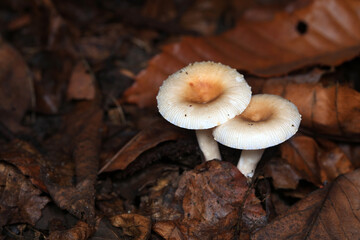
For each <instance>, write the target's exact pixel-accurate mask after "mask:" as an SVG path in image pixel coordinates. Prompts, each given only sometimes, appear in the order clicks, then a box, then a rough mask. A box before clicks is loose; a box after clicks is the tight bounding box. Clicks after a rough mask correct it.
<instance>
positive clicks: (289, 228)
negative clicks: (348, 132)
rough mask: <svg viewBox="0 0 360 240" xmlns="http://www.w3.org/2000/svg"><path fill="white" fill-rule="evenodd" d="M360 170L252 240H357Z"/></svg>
mask: <svg viewBox="0 0 360 240" xmlns="http://www.w3.org/2000/svg"><path fill="white" fill-rule="evenodd" d="M359 199H360V170H359V169H357V170H355V171H353V172H351V173H347V174H345V175H341V176H340V177H338V178H337V179H336V180H335V181H334V182H333V183H330V184H329V185H327V186H326V187H325V188H323V189H319V190H317V191H315V192H313V193H311V194H310V195H309V196H308V197H306V198H304V199H302V200H301V201H299V202H298V203H296V204H295V205H294V206H292V207H291V208H290V209H289V210H288V211H287V212H286V213H285V214H283V215H281V216H279V217H277V218H275V219H274V220H273V221H272V222H270V223H269V224H268V225H267V226H266V227H264V228H263V229H261V230H259V231H258V232H255V234H254V235H253V236H252V239H294V240H296V239H356V238H357V237H358V236H359V235H360V221H359V219H360V212H359V209H360V206H359V204H360V203H359Z"/></svg>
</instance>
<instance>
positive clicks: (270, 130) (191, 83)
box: [156, 61, 301, 178]
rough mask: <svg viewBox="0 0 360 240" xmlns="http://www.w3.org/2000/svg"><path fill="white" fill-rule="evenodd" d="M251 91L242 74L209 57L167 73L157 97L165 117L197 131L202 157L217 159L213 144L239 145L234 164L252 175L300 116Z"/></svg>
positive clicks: (291, 108)
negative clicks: (210, 59) (268, 150)
mask: <svg viewBox="0 0 360 240" xmlns="http://www.w3.org/2000/svg"><path fill="white" fill-rule="evenodd" d="M251 94H252V93H251V88H250V86H249V85H248V84H247V82H246V81H245V79H244V76H243V75H241V74H240V73H238V72H237V71H236V70H235V69H233V68H230V67H229V66H226V65H223V64H221V63H215V62H211V61H208V62H196V63H192V64H189V65H188V66H186V67H184V68H182V69H180V70H179V71H177V72H175V73H174V74H172V75H170V76H169V77H168V78H167V79H166V80H165V81H164V82H163V84H162V86H161V87H160V89H159V93H158V95H157V97H156V98H157V103H158V109H159V112H160V114H161V115H162V116H163V117H164V118H165V119H166V120H167V121H169V122H170V123H172V124H174V125H176V126H179V127H182V128H186V129H193V130H196V137H197V140H198V144H199V147H200V149H201V151H202V153H203V155H204V158H205V160H206V161H209V160H213V159H219V160H221V155H220V151H219V147H218V144H217V142H219V143H221V144H223V145H225V146H228V147H231V148H236V149H242V153H241V156H240V160H239V163H238V165H237V167H238V169H239V170H240V172H241V173H242V174H243V175H245V176H246V177H248V178H252V177H253V175H254V172H255V169H256V166H257V163H258V162H259V161H260V159H261V156H262V154H263V152H264V150H265V149H266V148H268V147H272V146H275V145H278V144H280V143H282V142H284V141H286V140H287V139H289V138H290V137H292V136H293V135H294V134H295V133H296V132H297V130H298V128H299V125H300V121H301V115H300V114H299V111H298V109H297V107H296V106H295V105H294V104H293V103H291V102H290V101H289V100H286V99H284V98H282V97H280V96H277V95H270V94H258V95H254V96H251Z"/></svg>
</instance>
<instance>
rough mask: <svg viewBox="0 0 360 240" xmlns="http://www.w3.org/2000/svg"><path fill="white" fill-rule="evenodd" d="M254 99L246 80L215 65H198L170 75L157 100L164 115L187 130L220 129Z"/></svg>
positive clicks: (236, 73) (192, 65) (226, 68)
mask: <svg viewBox="0 0 360 240" xmlns="http://www.w3.org/2000/svg"><path fill="white" fill-rule="evenodd" d="M250 98H251V88H250V86H249V85H248V84H247V83H246V81H245V79H244V76H243V75H241V74H239V73H238V72H237V71H236V70H235V69H233V68H230V67H229V66H226V65H223V64H221V63H215V62H196V63H193V64H190V65H188V66H186V67H184V68H183V69H181V70H179V71H177V72H176V73H174V74H172V75H170V76H169V77H168V78H167V79H166V80H165V81H164V82H163V84H162V86H161V87H160V90H159V93H158V95H157V97H156V99H157V102H158V109H159V112H160V114H161V115H162V116H163V117H164V118H165V119H166V120H167V121H169V122H171V123H172V124H174V125H176V126H179V127H182V128H187V129H209V128H213V127H215V126H218V125H220V124H222V123H224V122H226V121H228V120H229V119H232V118H234V117H235V116H236V115H238V114H240V113H242V112H243V111H244V109H245V108H246V106H247V105H248V104H249V102H250Z"/></svg>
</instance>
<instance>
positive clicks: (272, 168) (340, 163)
mask: <svg viewBox="0 0 360 240" xmlns="http://www.w3.org/2000/svg"><path fill="white" fill-rule="evenodd" d="M280 149H281V157H282V159H272V160H271V161H270V162H268V163H267V165H266V167H265V174H266V175H267V176H270V177H272V179H273V183H274V186H275V187H276V188H287V189H295V188H296V187H297V184H298V182H299V180H300V179H304V180H307V181H309V182H311V183H313V184H315V185H317V186H321V185H322V183H324V182H326V181H332V180H334V179H335V178H336V177H337V176H339V175H341V174H344V173H347V172H350V171H352V170H353V169H354V167H353V165H352V163H351V161H350V160H349V159H348V157H347V156H346V154H345V153H344V152H343V151H342V150H341V149H340V148H339V147H338V146H337V145H336V144H335V143H333V142H330V141H327V140H318V141H315V140H314V139H313V138H310V137H307V136H295V137H293V138H291V139H290V140H289V141H286V142H285V143H283V144H281V145H280Z"/></svg>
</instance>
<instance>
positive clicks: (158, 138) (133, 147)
mask: <svg viewBox="0 0 360 240" xmlns="http://www.w3.org/2000/svg"><path fill="white" fill-rule="evenodd" d="M180 136H181V132H179V130H178V129H177V128H174V127H173V126H171V125H169V124H167V123H164V122H163V121H162V120H159V121H157V122H155V123H153V124H151V126H149V127H147V128H146V129H144V130H141V131H140V132H139V133H138V134H136V135H135V136H134V137H133V138H132V139H131V140H130V141H129V142H128V143H127V144H126V145H125V146H123V147H122V148H121V149H120V150H119V151H118V152H117V153H116V154H115V155H114V156H113V157H112V158H111V159H109V160H108V161H107V162H106V163H105V164H104V166H103V167H102V168H101V169H100V171H99V173H102V172H110V171H115V170H124V169H125V168H126V167H127V166H128V165H129V164H130V163H131V162H133V161H134V160H135V159H136V158H137V157H138V156H139V155H140V154H141V153H143V152H145V151H146V150H149V149H150V148H153V147H154V146H156V145H158V144H159V143H162V142H165V141H170V140H176V139H178V138H179V137H180Z"/></svg>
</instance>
